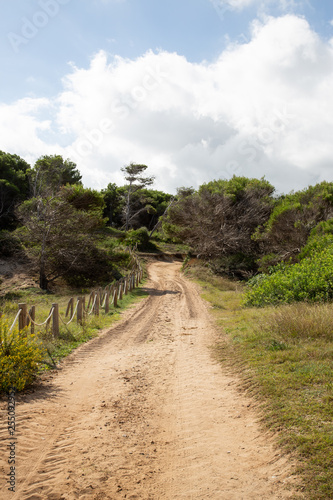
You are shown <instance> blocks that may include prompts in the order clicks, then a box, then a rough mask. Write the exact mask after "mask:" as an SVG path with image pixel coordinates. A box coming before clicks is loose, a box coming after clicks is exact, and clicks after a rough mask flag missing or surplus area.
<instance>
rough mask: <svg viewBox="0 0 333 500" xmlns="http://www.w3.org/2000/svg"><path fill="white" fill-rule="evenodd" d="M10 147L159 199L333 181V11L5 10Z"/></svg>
mask: <svg viewBox="0 0 333 500" xmlns="http://www.w3.org/2000/svg"><path fill="white" fill-rule="evenodd" d="M0 9H1V10H0V12H1V15H0V33H1V43H0V61H1V66H0V67H1V72H2V75H1V85H0V150H3V151H6V152H10V153H16V154H18V155H20V156H22V157H23V158H25V159H26V160H27V161H28V162H29V163H30V164H32V165H33V164H34V162H35V161H36V159H37V158H38V157H40V156H41V155H43V154H61V155H63V156H64V157H65V158H70V159H71V160H72V161H74V162H75V163H76V164H77V166H78V168H79V170H80V172H81V173H82V175H83V182H84V185H85V186H89V187H94V188H97V189H101V188H104V187H106V186H107V184H108V183H109V182H116V183H117V184H119V185H121V184H122V183H123V178H122V175H121V172H120V168H121V167H123V166H124V165H127V164H129V163H130V162H136V163H144V164H146V165H148V166H149V173H150V174H154V175H155V176H156V182H155V186H154V187H155V188H156V189H162V190H164V191H168V192H175V190H176V188H177V187H180V186H193V187H198V186H199V185H200V184H202V183H203V182H207V181H209V180H212V179H218V178H230V177H232V176H233V175H234V174H235V175H244V176H247V177H257V178H260V177H263V176H265V178H266V179H268V180H269V181H270V182H272V184H273V185H274V186H275V187H276V188H277V190H278V192H285V193H286V192H289V191H290V190H292V189H302V188H304V187H306V186H308V185H309V184H315V183H317V182H320V181H322V180H328V181H333V2H332V1H331V0H11V1H8V0H0Z"/></svg>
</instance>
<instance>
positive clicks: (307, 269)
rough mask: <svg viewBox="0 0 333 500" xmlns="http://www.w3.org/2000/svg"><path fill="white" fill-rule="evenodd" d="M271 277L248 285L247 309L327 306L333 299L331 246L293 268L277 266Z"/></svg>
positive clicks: (332, 253)
mask: <svg viewBox="0 0 333 500" xmlns="http://www.w3.org/2000/svg"><path fill="white" fill-rule="evenodd" d="M272 271H273V272H272V273H271V274H266V275H259V276H256V277H255V278H253V279H252V280H250V281H249V282H248V287H249V288H248V291H247V293H246V302H245V303H246V305H252V306H258V307H261V306H265V305H268V304H281V303H291V302H300V301H308V302H326V301H328V300H331V299H333V245H330V246H328V247H327V248H325V249H322V250H320V251H315V252H313V253H312V254H310V256H309V257H306V258H304V259H303V260H302V261H301V262H299V263H297V264H293V265H281V264H280V265H279V266H278V268H277V269H273V270H272Z"/></svg>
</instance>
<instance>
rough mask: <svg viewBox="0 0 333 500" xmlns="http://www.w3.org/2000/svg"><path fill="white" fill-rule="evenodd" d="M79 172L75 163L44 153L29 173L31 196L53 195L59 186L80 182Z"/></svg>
mask: <svg viewBox="0 0 333 500" xmlns="http://www.w3.org/2000/svg"><path fill="white" fill-rule="evenodd" d="M81 178H82V176H81V174H80V172H79V171H78V169H77V168H76V164H75V163H73V162H72V161H70V160H64V159H63V157H62V156H60V155H44V156H42V157H41V158H39V159H38V160H37V161H36V163H35V165H34V168H33V169H32V170H31V173H30V184H31V193H32V196H33V197H36V196H40V195H42V196H49V195H54V194H55V193H56V192H57V191H59V189H60V187H61V186H64V185H66V184H81Z"/></svg>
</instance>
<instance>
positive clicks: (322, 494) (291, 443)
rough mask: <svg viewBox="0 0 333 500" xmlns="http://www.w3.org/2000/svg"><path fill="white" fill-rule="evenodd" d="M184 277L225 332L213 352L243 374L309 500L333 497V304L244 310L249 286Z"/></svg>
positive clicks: (195, 271)
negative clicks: (294, 462) (197, 289)
mask: <svg viewBox="0 0 333 500" xmlns="http://www.w3.org/2000/svg"><path fill="white" fill-rule="evenodd" d="M185 272H186V273H187V274H188V275H189V276H192V277H194V278H195V279H197V280H198V281H199V283H200V284H201V286H202V289H203V297H204V298H205V299H206V300H208V301H209V302H210V303H211V304H212V305H213V314H214V316H215V318H216V321H217V324H218V325H219V326H220V328H221V334H220V340H219V342H218V345H217V346H216V347H215V349H214V352H215V355H216V357H217V359H218V360H219V361H220V362H221V363H223V365H224V367H225V369H229V370H230V371H231V372H232V373H234V374H239V373H240V374H241V378H242V386H243V388H245V389H247V390H248V391H249V392H250V394H251V395H252V396H254V397H255V398H256V399H257V401H258V405H259V408H260V410H261V411H260V413H261V420H262V424H263V425H265V426H267V427H268V428H269V429H270V430H273V431H275V432H276V436H277V439H278V441H279V443H280V445H281V446H283V447H284V449H285V450H286V451H287V452H289V453H290V454H291V455H292V456H294V457H295V458H296V459H297V467H296V469H295V472H296V473H297V474H298V475H299V477H300V486H299V487H300V490H301V491H302V493H303V494H304V495H305V498H307V499H309V500H327V499H328V498H333V373H332V361H333V315H332V310H331V305H330V304H306V303H297V304H291V305H282V306H279V307H266V308H265V309H263V308H254V307H252V308H246V307H244V306H243V305H242V302H243V291H242V290H243V285H242V284H241V283H237V282H235V281H228V280H226V279H225V278H219V277H216V276H214V275H212V273H211V271H210V270H209V268H208V267H202V266H199V267H196V266H194V265H192V266H190V267H189V268H187V269H186V270H185Z"/></svg>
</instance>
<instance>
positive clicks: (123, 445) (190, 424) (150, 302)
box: [0, 262, 293, 500]
mask: <svg viewBox="0 0 333 500" xmlns="http://www.w3.org/2000/svg"><path fill="white" fill-rule="evenodd" d="M179 269H180V263H175V262H170V263H168V262H155V263H153V264H151V265H150V267H149V276H150V279H149V281H148V282H147V283H146V286H145V288H146V289H147V290H148V291H149V294H150V295H149V297H147V298H146V299H144V300H143V301H141V302H140V303H139V304H136V305H135V306H134V307H133V308H131V309H129V310H128V311H126V312H125V313H124V317H123V319H122V320H121V321H120V322H119V323H117V325H116V326H114V327H112V328H111V329H109V330H105V331H104V332H103V333H102V335H101V336H100V337H99V338H97V339H94V340H92V341H91V342H89V343H88V344H85V345H83V346H81V347H80V348H79V349H77V350H76V351H75V353H73V354H72V355H71V356H70V357H69V358H67V360H66V361H65V362H64V363H63V364H62V367H61V369H60V370H59V371H57V372H55V373H54V375H52V378H50V379H48V380H47V381H45V382H44V383H43V385H42V387H41V388H40V389H38V390H37V391H36V392H34V393H33V394H30V395H25V396H18V397H17V406H16V426H17V430H16V437H17V442H16V471H15V472H16V491H15V493H12V492H10V491H8V489H7V487H8V484H7V482H6V478H5V477H6V474H8V472H9V465H8V464H7V460H8V454H9V449H8V448H7V445H8V443H9V437H8V431H7V428H6V425H5V424H6V419H7V414H6V402H5V401H2V403H1V418H2V421H1V429H0V438H1V456H0V460H1V461H0V474H1V475H0V481H1V483H0V498H1V499H11V500H28V499H29V500H41V499H45V500H46V499H47V500H60V499H66V500H71V499H95V500H98V499H123V498H127V499H154V500H159V499H169V500H174V499H188V500H190V499H218V500H224V499H225V500H233V499H235V500H242V499H244V500H249V499H256V500H259V499H270V500H271V499H284V498H290V496H291V492H290V490H289V489H288V488H290V487H292V484H293V478H292V477H291V472H290V470H291V469H290V464H289V463H288V462H287V460H286V459H285V458H284V457H283V456H281V454H280V452H279V451H278V450H276V449H274V447H273V444H274V443H273V441H272V439H271V438H270V437H269V436H268V435H265V434H263V433H262V431H261V430H260V428H259V426H258V423H257V415H256V413H255V409H254V408H253V405H252V403H253V402H252V401H251V400H250V399H249V398H247V397H245V396H243V395H242V394H241V393H240V391H239V390H238V389H237V381H235V379H233V378H232V377H231V376H230V375H226V374H224V373H223V370H222V368H221V367H220V366H219V365H218V364H217V363H216V362H214V361H213V359H212V357H211V352H210V349H209V346H210V345H211V344H212V343H213V342H214V339H215V338H216V335H217V333H216V331H215V329H214V325H213V322H212V320H211V318H210V315H209V307H208V305H207V304H206V303H205V302H204V301H203V300H202V299H201V298H200V294H199V290H198V288H197V286H196V285H195V284H193V283H191V282H190V281H188V280H186V279H185V278H184V277H183V276H182V275H181V274H180V272H179Z"/></svg>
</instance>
